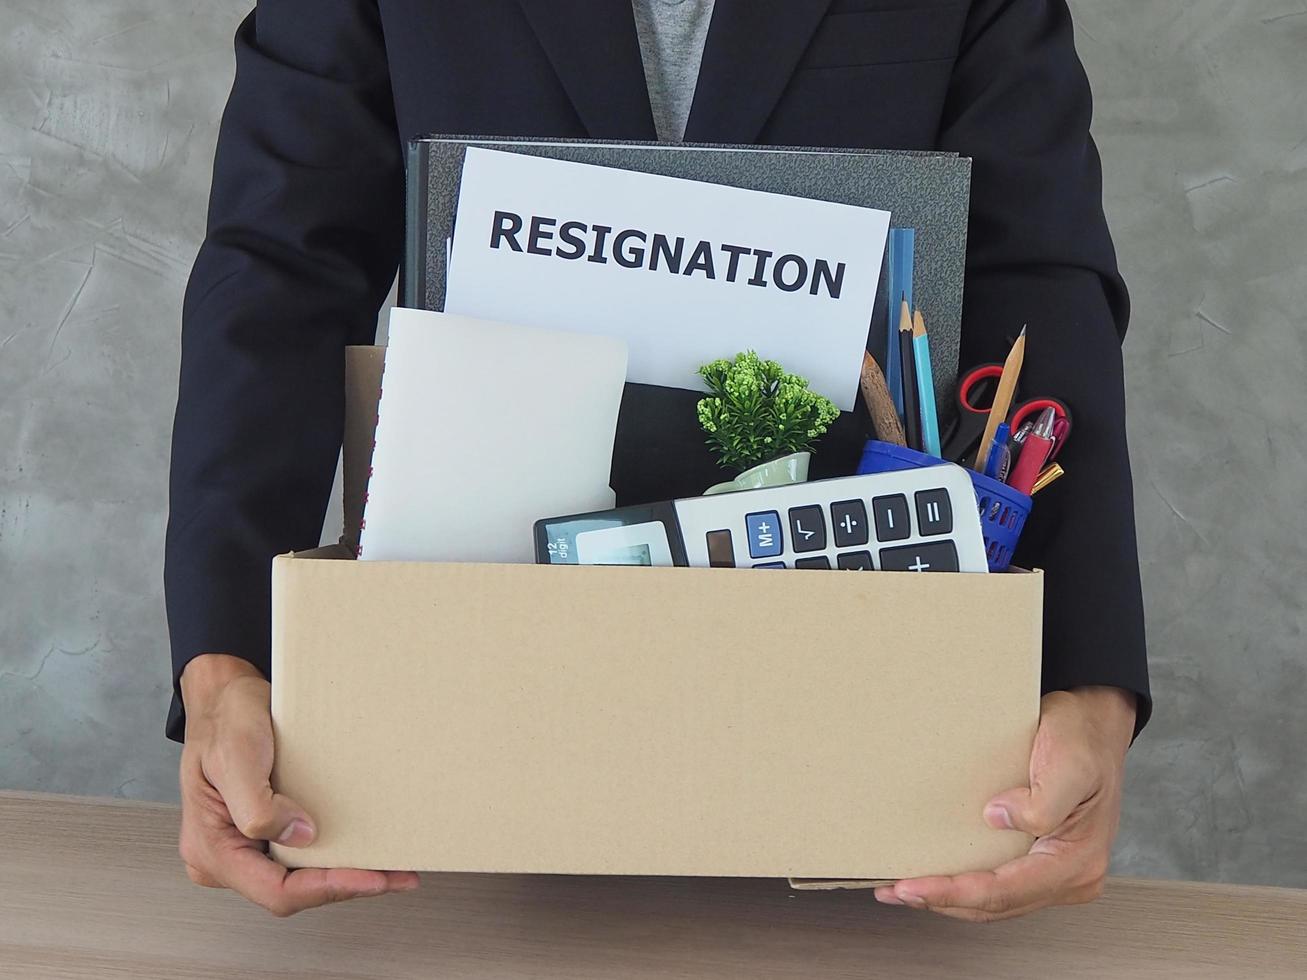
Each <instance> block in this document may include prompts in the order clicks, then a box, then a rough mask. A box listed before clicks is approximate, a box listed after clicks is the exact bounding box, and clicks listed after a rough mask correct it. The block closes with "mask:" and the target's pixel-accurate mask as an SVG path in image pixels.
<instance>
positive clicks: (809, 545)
mask: <svg viewBox="0 0 1307 980" xmlns="http://www.w3.org/2000/svg"><path fill="white" fill-rule="evenodd" d="M790 547H791V548H793V549H794V550H795V551H798V552H803V551H825V550H826V515H825V514H824V513H822V509H821V507H819V506H816V505H814V506H812V507H791V508H790Z"/></svg>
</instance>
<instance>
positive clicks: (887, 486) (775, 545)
mask: <svg viewBox="0 0 1307 980" xmlns="http://www.w3.org/2000/svg"><path fill="white" fill-rule="evenodd" d="M535 550H536V561H537V562H539V563H541V564H547V565H663V566H674V565H683V566H694V567H707V568H763V569H781V568H796V569H845V570H849V571H885V572H986V571H988V570H989V563H988V561H987V559H986V555H985V540H984V536H983V534H982V532H981V527H980V515H979V512H978V510H977V507H976V494H975V490H974V487H973V484H972V482H971V477H970V476H969V475H968V473H967V471H966V470H964V469H962V467H960V466H954V465H952V464H949V463H946V464H943V465H940V466H929V467H923V468H920V469H911V470H900V471H896V472H892V473H868V474H865V475H861V476H846V477H839V478H837V479H833V480H817V481H813V482H811V483H795V484H789V485H787V486H783V487H765V488H763V489H760V490H740V491H736V492H734V493H723V494H716V495H713V496H708V497H689V498H685V499H682V500H671V501H666V502H663V503H658V504H647V505H641V506H634V507H619V508H616V509H614V510H607V511H599V512H596V513H590V514H573V515H571V516H568V517H553V518H548V519H546V520H543V521H537V522H536V525H535Z"/></svg>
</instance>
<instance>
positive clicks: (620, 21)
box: [505, 0, 655, 140]
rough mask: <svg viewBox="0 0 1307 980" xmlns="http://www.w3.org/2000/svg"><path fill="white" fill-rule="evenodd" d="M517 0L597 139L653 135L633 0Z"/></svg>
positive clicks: (576, 107)
mask: <svg viewBox="0 0 1307 980" xmlns="http://www.w3.org/2000/svg"><path fill="white" fill-rule="evenodd" d="M518 2H519V3H520V4H521V5H522V10H523V11H524V12H525V14H526V17H527V20H528V22H529V23H530V24H531V29H532V30H533V31H535V34H536V37H537V38H538V39H539V40H540V44H541V46H542V47H544V49H545V53H546V54H547V55H548V57H549V61H550V63H551V64H552V65H553V68H554V71H555V72H556V73H557V75H558V78H559V80H560V81H561V82H562V83H563V88H564V89H565V90H566V92H567V95H568V98H569V99H571V101H572V105H573V107H575V109H576V114H577V115H578V116H579V117H580V119H581V123H582V125H583V126H584V127H585V129H586V132H587V133H588V134H589V135H590V136H591V137H592V138H594V139H614V140H617V139H624V140H652V139H654V138H655V133H654V122H653V111H652V110H651V109H650V108H649V88H648V84H647V83H646V81H645V77H644V62H643V61H642V60H641V58H640V42H639V38H638V37H637V35H636V32H635V15H634V13H633V12H632V10H631V3H630V0H601V2H598V3H595V2H593V0H518ZM505 68H506V70H511V66H505Z"/></svg>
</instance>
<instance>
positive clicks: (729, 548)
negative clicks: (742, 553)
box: [707, 531, 735, 568]
mask: <svg viewBox="0 0 1307 980" xmlns="http://www.w3.org/2000/svg"><path fill="white" fill-rule="evenodd" d="M707 539H708V567H709V568H734V567H735V543H734V542H733V541H732V540H731V532H730V531H709V532H708V534H707Z"/></svg>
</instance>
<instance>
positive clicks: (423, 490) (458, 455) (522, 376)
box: [359, 309, 626, 562]
mask: <svg viewBox="0 0 1307 980" xmlns="http://www.w3.org/2000/svg"><path fill="white" fill-rule="evenodd" d="M625 381H626V345H625V344H624V343H623V342H622V341H620V340H614V339H612V338H606V337H597V336H593V335H588V334H579V333H567V332H562V331H556V330H542V329H539V328H535V327H519V326H513V325H510V324H504V323H492V322H487V321H482V320H474V319H471V318H468V317H462V316H452V315H444V314H440V313H429V312H426V311H421V310H408V309H395V310H392V311H391V315H390V341H389V346H388V347H387V348H386V367H385V373H384V375H383V377H382V383H381V403H380V407H379V408H378V422H377V435H376V446H375V448H374V449H373V454H372V477H371V480H370V481H369V484H368V496H367V503H366V505H365V508H364V515H363V516H364V519H363V528H362V532H361V535H360V545H361V547H360V554H359V557H360V558H361V559H364V560H385V561H466V562H477V561H484V562H532V561H534V560H535V550H534V543H533V537H532V528H533V526H534V524H535V522H536V521H537V520H540V519H543V518H547V517H559V516H562V515H566V514H576V513H582V512H586V511H591V510H606V509H608V508H610V507H612V506H613V502H614V501H613V492H612V490H611V489H609V486H608V481H609V474H610V471H611V468H612V458H613V438H614V436H615V434H616V430H617V412H618V409H619V407H620V405H621V400H622V386H623V384H624V383H625Z"/></svg>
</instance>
